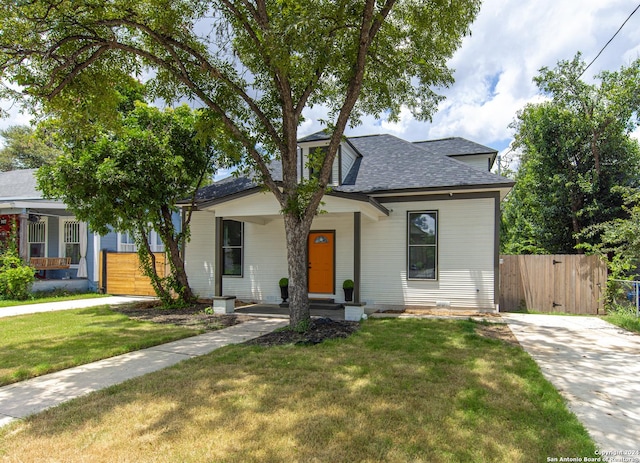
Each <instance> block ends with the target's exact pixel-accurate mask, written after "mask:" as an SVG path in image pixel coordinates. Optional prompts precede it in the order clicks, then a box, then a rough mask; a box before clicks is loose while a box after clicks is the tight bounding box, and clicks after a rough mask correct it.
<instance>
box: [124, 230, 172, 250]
mask: <svg viewBox="0 0 640 463" xmlns="http://www.w3.org/2000/svg"><path fill="white" fill-rule="evenodd" d="M124 236H131V234H130V233H126V232H124V233H123V232H118V252H138V246H136V243H135V241H133V242H132V243H129V242H124V240H123V237H124ZM131 238H133V237H132V236H131ZM149 246H150V247H151V252H154V253H156V252H157V253H162V252H164V250H165V249H164V243H162V240H161V239H160V235H158V233H157V232H156V231H155V230H151V231H150V232H149Z"/></svg>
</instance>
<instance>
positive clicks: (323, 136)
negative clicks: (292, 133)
mask: <svg viewBox="0 0 640 463" xmlns="http://www.w3.org/2000/svg"><path fill="white" fill-rule="evenodd" d="M330 138H331V133H330V132H325V131H324V130H321V131H320V132H316V133H312V134H311V135H307V136H306V137H303V138H300V139H299V140H298V143H307V142H311V141H322V140H329V139H330Z"/></svg>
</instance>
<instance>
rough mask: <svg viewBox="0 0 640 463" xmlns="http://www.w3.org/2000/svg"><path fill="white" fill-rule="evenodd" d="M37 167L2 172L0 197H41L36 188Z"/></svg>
mask: <svg viewBox="0 0 640 463" xmlns="http://www.w3.org/2000/svg"><path fill="white" fill-rule="evenodd" d="M36 170H37V169H20V170H10V171H7V172H0V199H2V200H9V199H41V198H42V193H41V192H40V191H38V190H37V189H36V177H35V173H36Z"/></svg>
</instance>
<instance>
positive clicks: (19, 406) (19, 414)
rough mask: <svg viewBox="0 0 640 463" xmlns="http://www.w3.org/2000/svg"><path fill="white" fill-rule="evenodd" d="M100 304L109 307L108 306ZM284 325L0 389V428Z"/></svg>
mask: <svg viewBox="0 0 640 463" xmlns="http://www.w3.org/2000/svg"><path fill="white" fill-rule="evenodd" d="M107 299H111V298H103V299H96V300H99V301H106V300H107ZM77 302H82V301H77ZM103 303H104V304H107V303H109V304H112V303H113V302H103ZM56 304H58V303H56ZM38 305H40V304H38ZM96 305H98V304H96ZM23 307H26V306H23ZM52 310H54V309H52ZM58 310H59V309H58ZM288 323H289V322H288V320H282V319H273V318H256V319H254V320H249V321H246V322H244V323H240V324H239V325H234V326H231V327H229V328H224V329H222V330H218V331H211V332H208V333H205V334H201V335H199V336H193V337H191V338H186V339H181V340H179V341H174V342H170V343H167V344H161V345H159V346H155V347H150V348H148V349H143V350H139V351H135V352H130V353H128V354H124V355H119V356H117V357H111V358H108V359H104V360H100V361H98V362H93V363H89V364H86V365H81V366H78V367H74V368H69V369H68V370H63V371H58V372H56V373H51V374H49V375H44V376H40V377H38V378H33V379H30V380H27V381H23V382H20V383H15V384H10V385H8V386H4V387H1V388H0V426H4V425H6V424H8V423H10V422H11V421H13V420H15V419H20V418H25V417H27V416H29V415H32V414H34V413H38V412H41V411H43V410H45V409H47V408H50V407H54V406H56V405H59V404H61V403H63V402H66V401H68V400H71V399H74V398H76V397H80V396H83V395H86V394H88V393H90V392H93V391H97V390H100V389H104V388H106V387H109V386H112V385H114V384H118V383H122V382H124V381H126V380H128V379H132V378H135V377H138V376H142V375H144V374H147V373H151V372H154V371H158V370H161V369H163V368H167V367H169V366H171V365H175V364H176V363H178V362H180V361H182V360H185V359H189V358H193V357H197V356H200V355H204V354H208V353H209V352H212V351H214V350H215V349H218V348H219V347H223V346H226V345H229V344H237V343H241V342H244V341H248V340H250V339H253V338H257V337H259V336H262V335H263V334H266V333H269V332H271V331H273V330H274V329H276V328H280V327H283V326H285V325H287V324H288Z"/></svg>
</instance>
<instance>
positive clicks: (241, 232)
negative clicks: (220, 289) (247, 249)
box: [220, 219, 244, 278]
mask: <svg viewBox="0 0 640 463" xmlns="http://www.w3.org/2000/svg"><path fill="white" fill-rule="evenodd" d="M228 222H236V223H239V224H240V246H225V245H224V226H225V223H228ZM221 232H222V237H223V238H222V239H221V240H220V247H221V249H220V252H221V253H222V276H223V277H228V278H244V222H241V221H239V220H232V219H223V220H222V230H221ZM238 248H240V275H235V274H233V273H226V268H225V266H224V250H225V249H238Z"/></svg>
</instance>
